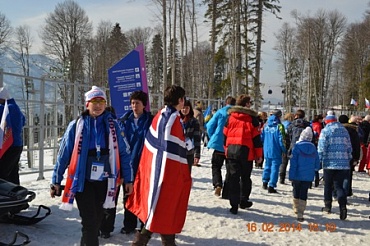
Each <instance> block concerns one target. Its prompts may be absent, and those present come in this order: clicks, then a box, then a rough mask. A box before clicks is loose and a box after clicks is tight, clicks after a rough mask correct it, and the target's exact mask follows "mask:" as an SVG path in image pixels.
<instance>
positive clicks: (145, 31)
mask: <svg viewBox="0 0 370 246" xmlns="http://www.w3.org/2000/svg"><path fill="white" fill-rule="evenodd" d="M152 34H153V29H152V28H151V27H136V28H133V29H130V30H128V31H127V32H126V37H127V40H128V43H129V50H132V49H135V48H136V47H137V46H138V45H139V44H143V45H144V47H145V50H149V44H150V40H151V38H152Z"/></svg>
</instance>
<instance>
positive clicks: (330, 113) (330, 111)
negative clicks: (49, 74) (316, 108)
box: [326, 110, 335, 116]
mask: <svg viewBox="0 0 370 246" xmlns="http://www.w3.org/2000/svg"><path fill="white" fill-rule="evenodd" d="M326 115H334V116H335V114H334V112H333V111H332V110H329V111H328V112H327V113H326Z"/></svg>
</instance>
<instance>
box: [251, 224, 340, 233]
mask: <svg viewBox="0 0 370 246" xmlns="http://www.w3.org/2000/svg"><path fill="white" fill-rule="evenodd" d="M246 226H247V230H248V232H285V233H286V232H300V231H302V230H305V228H303V227H302V224H301V223H279V224H278V225H275V224H274V223H269V222H264V223H261V224H258V223H255V222H251V223H247V225H246ZM336 228H337V227H336V225H335V223H326V224H317V223H308V224H307V228H306V229H307V230H308V231H310V232H319V231H327V232H334V231H335V230H336Z"/></svg>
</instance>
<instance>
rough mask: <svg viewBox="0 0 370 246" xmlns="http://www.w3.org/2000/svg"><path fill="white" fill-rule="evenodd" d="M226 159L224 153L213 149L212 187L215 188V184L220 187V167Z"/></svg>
mask: <svg viewBox="0 0 370 246" xmlns="http://www.w3.org/2000/svg"><path fill="white" fill-rule="evenodd" d="M225 159H226V157H225V153H224V152H221V151H217V150H215V151H213V154H212V160H211V162H212V182H213V187H214V188H216V187H217V186H219V187H222V174H221V168H222V165H223V164H224V160H225Z"/></svg>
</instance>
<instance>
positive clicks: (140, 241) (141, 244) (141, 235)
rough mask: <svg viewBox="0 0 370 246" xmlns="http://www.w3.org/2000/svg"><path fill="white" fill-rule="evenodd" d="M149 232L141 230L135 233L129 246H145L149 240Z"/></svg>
mask: <svg viewBox="0 0 370 246" xmlns="http://www.w3.org/2000/svg"><path fill="white" fill-rule="evenodd" d="M151 235H152V233H151V232H149V231H147V230H145V229H143V230H142V231H141V232H139V231H138V232H136V234H135V239H134V241H133V242H132V244H131V246H146V245H147V244H148V242H149V240H150V236H151Z"/></svg>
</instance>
